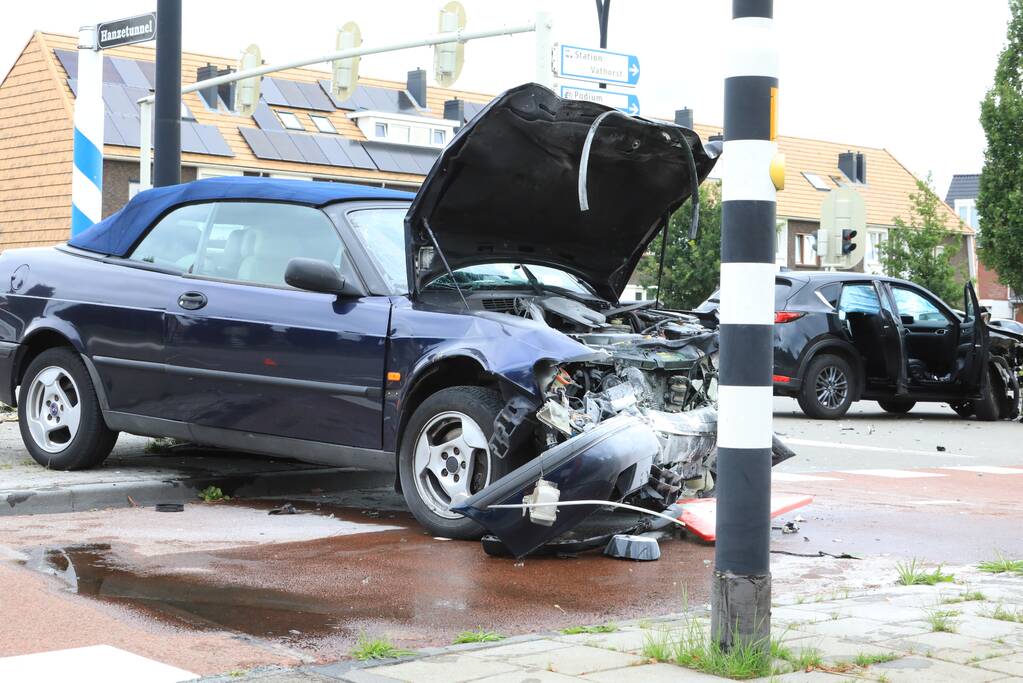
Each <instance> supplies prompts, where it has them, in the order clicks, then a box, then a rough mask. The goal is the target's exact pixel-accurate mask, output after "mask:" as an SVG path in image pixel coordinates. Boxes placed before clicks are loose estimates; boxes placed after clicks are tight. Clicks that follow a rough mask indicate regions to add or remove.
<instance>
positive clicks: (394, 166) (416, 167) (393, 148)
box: [362, 142, 440, 175]
mask: <svg viewBox="0 0 1023 683" xmlns="http://www.w3.org/2000/svg"><path fill="white" fill-rule="evenodd" d="M362 146H363V147H364V148H365V150H366V152H368V153H369V155H370V157H372V159H373V161H374V162H375V163H376V165H377V168H379V169H380V170H381V171H389V172H391V173H412V174H414V175H426V174H427V173H428V172H429V170H430V168H431V167H432V166H433V163H434V161H436V159H437V157H438V156H439V155H440V150H439V149H438V150H435V149H429V148H425V147H411V146H408V147H404V146H403V147H399V146H397V145H393V144H388V143H382V142H364V143H363V144H362Z"/></svg>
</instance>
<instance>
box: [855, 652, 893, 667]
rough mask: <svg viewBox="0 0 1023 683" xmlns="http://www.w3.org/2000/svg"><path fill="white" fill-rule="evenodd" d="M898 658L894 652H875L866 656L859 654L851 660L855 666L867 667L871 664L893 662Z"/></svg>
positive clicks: (865, 654)
mask: <svg viewBox="0 0 1023 683" xmlns="http://www.w3.org/2000/svg"><path fill="white" fill-rule="evenodd" d="M898 658H899V655H898V654H896V653H894V652H876V653H871V654H868V653H866V652H861V653H859V654H858V655H856V656H855V657H854V658H853V664H855V665H856V666H862V667H867V666H870V665H871V664H884V663H885V662H893V661H895V660H896V659H898Z"/></svg>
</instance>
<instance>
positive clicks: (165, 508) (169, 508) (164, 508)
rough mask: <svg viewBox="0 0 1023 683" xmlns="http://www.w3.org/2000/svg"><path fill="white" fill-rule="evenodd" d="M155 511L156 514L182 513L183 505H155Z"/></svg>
mask: <svg viewBox="0 0 1023 683" xmlns="http://www.w3.org/2000/svg"><path fill="white" fill-rule="evenodd" d="M155 510H156V511H157V512H184V511H185V504H184V503H157V504H156V507H155Z"/></svg>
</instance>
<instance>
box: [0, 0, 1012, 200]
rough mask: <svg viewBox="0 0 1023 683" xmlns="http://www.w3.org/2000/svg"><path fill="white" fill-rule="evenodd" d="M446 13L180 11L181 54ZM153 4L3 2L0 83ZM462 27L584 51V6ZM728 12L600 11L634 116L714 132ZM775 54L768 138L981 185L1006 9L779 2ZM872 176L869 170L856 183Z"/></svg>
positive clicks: (266, 50) (585, 1)
mask: <svg viewBox="0 0 1023 683" xmlns="http://www.w3.org/2000/svg"><path fill="white" fill-rule="evenodd" d="M445 1H446V0H435V1H434V2H430V1H429V0H426V1H424V0H362V1H360V2H354V1H352V0H285V1H283V2H282V1H274V2H268V1H267V0H249V1H248V2H228V1H227V0H184V20H183V23H184V38H183V43H184V48H185V49H186V50H191V51H196V52H205V53H210V54H215V55H223V56H225V57H232V58H233V57H235V56H236V55H237V54H238V52H239V51H240V50H241V49H242V48H244V47H245V46H246V45H248V44H249V43H252V42H255V43H257V44H259V46H260V47H261V48H262V51H263V56H264V58H265V59H267V61H269V62H271V63H272V62H274V61H284V60H290V59H298V58H301V57H304V56H311V55H313V54H316V53H324V52H328V51H329V50H331V49H332V46H333V44H334V31H335V29H336V27H337V26H339V25H341V24H343V23H344V22H346V21H356V22H358V23H359V25H360V27H361V29H362V35H363V39H364V45H367V46H368V45H370V44H374V43H381V42H394V41H397V40H401V39H404V38H413V37H417V36H420V35H422V34H424V33H430V32H434V31H435V29H436V25H437V11H438V9H439V8H440V6H441V5H443V4H444V2H445ZM155 4H156V2H155V0H103V2H82V1H81V0H38V1H37V2H31V3H25V2H22V3H16V4H15V3H9V4H8V3H5V6H4V8H3V10H0V11H2V15H3V20H2V21H0V73H6V72H7V70H8V69H9V68H10V66H11V64H12V63H13V62H14V60H15V59H16V57H17V55H18V52H19V51H20V50H21V48H22V47H23V45H24V44H25V42H26V41H27V40H28V38H29V36H30V34H31V32H32V30H34V29H40V30H46V31H53V32H62V33H75V32H76V30H77V28H78V26H79V25H80V24H87V23H95V22H96V21H102V20H107V19H115V18H118V17H123V16H129V15H131V14H138V13H140V12H146V11H150V10H152V9H155ZM463 4H464V5H465V8H466V13H467V15H468V22H469V23H468V25H469V27H471V28H474V29H480V28H485V27H486V28H489V27H492V26H498V25H502V24H518V23H522V22H524V21H529V20H532V18H533V16H534V14H535V12H536V11H537V9H539V8H541V7H543V8H546V9H548V10H549V11H551V12H552V13H553V15H554V22H555V29H554V30H555V39H556V40H560V41H563V42H571V43H573V44H577V45H578V44H582V45H596V42H597V22H596V11H595V9H594V3H593V2H592V0H517V1H515V2H497V1H496V0H463ZM730 6H731V3H730V2H728V1H727V0H612V3H611V19H610V30H609V43H608V47H609V48H610V49H614V50H620V51H627V52H634V53H635V54H637V55H639V58H640V62H641V66H642V78H641V80H640V87H639V88H638V89H637V91H636V92H637V94H638V95H639V97H640V102H641V106H642V113H643V114H645V115H650V116H665V117H669V116H671V113H672V112H673V111H674V110H675V109H678V108H681V107H684V106H688V107H691V108H692V109H694V110H695V113H696V120H697V121H698V122H701V123H708V124H719V123H720V122H721V121H722V98H723V95H722V78H723V74H722V63H723V60H722V56H723V49H724V46H723V45H722V44H721V40H722V38H723V36H725V35H726V34H725V30H726V28H727V24H728V20H729V16H730V14H729V8H730ZM775 15H776V16H775V18H776V23H777V28H778V38H779V43H780V49H781V60H782V62H781V63H782V67H781V68H782V71H781V95H780V97H781V99H780V102H781V104H780V109H779V116H780V120H779V132H781V133H782V134H784V135H795V136H800V137H809V138H818V139H823V140H832V141H836V142H842V143H846V144H848V145H849V146H850V147H852V148H854V147H855V146H857V145H863V146H873V147H885V148H888V149H889V150H891V151H892V152H893V153H894V154H895V155H896V157H898V158H899V160H900V161H902V162H903V163H904V164H905V165H906V166H908V167H909V168H910V170H912V171H913V172H914V173H916V174H918V175H920V176H924V175H926V174H927V173H928V172H933V173H934V178H935V185H936V186H937V189H938V191H939V193H940V194H942V195H943V194H944V192H945V189H946V188H947V186H948V181H949V179H950V178H951V176H952V174H953V173H974V172H978V171H979V170H980V168H981V165H982V163H983V150H984V136H983V131H982V129H981V127H980V125H979V123H978V121H977V117H978V112H979V105H978V103H979V101H980V99H981V98H982V97H983V95H984V92H985V91H986V90H987V88H988V87H989V85H990V83H991V78H992V73H993V71H994V65H995V62H996V59H997V55H998V52H999V50H1000V49H1001V46H1002V44H1003V43H1004V39H1005V24H1006V21H1007V20H1008V8H1007V2H1006V1H1005V0H970V1H969V2H965V1H964V0H857V1H856V2H839V1H838V0H776V1H775ZM533 59H534V57H533V42H532V38H531V37H529V36H517V37H505V38H497V39H490V40H486V41H479V42H473V43H470V44H469V45H468V46H467V47H466V65H465V69H464V71H463V72H462V77H461V79H460V80H459V82H458V84H457V87H460V88H464V89H468V90H477V91H483V92H491V93H496V92H498V91H500V90H502V89H504V88H507V87H509V86H512V85H516V84H518V83H521V82H523V81H527V80H531V79H532V77H533V72H534V66H533ZM431 65H432V57H431V52H430V50H429V49H428V48H424V49H418V50H409V51H406V52H401V53H394V54H389V55H378V56H371V57H367V58H365V59H363V61H362V66H361V73H362V74H363V75H368V76H376V77H382V78H395V79H403V78H404V76H405V72H406V71H408V70H409V69H411V68H415V67H417V66H422V67H424V68H426V69H430V67H431ZM868 173H869V169H868Z"/></svg>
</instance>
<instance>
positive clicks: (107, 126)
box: [103, 113, 124, 145]
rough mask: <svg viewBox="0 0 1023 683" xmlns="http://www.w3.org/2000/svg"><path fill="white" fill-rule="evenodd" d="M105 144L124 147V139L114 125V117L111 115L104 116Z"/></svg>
mask: <svg viewBox="0 0 1023 683" xmlns="http://www.w3.org/2000/svg"><path fill="white" fill-rule="evenodd" d="M103 144H106V145H123V144H124V138H122V137H121V133H120V132H119V131H118V130H117V126H115V125H114V121H113V117H111V116H110V114H109V113H107V114H104V115H103Z"/></svg>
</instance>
